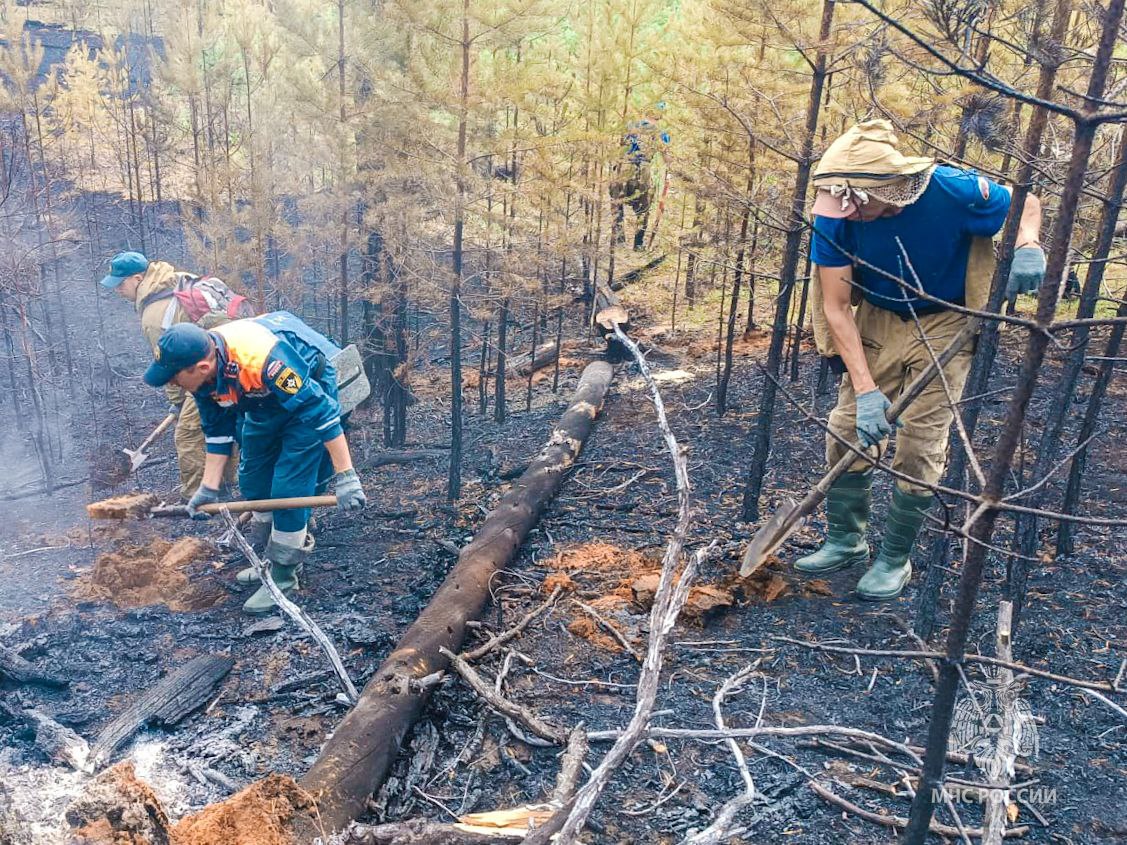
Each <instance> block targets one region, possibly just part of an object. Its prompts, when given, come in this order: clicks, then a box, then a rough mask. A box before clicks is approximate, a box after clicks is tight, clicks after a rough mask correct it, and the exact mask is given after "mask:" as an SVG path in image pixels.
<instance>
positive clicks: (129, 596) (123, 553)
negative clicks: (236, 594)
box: [74, 537, 222, 611]
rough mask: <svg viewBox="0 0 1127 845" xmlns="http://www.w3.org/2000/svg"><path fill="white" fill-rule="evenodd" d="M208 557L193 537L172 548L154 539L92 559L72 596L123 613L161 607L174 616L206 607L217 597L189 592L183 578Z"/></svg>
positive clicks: (190, 588)
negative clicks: (105, 604)
mask: <svg viewBox="0 0 1127 845" xmlns="http://www.w3.org/2000/svg"><path fill="white" fill-rule="evenodd" d="M211 553H212V548H211V546H210V545H209V544H208V543H206V542H204V541H203V540H200V539H197V538H195V537H182V538H181V539H179V540H177V541H176V542H175V543H170V542H168V541H167V540H160V539H157V540H154V541H153V542H151V543H150V544H149V545H147V546H135V545H128V544H126V545H122V546H121V547H120V548H118V550H117V551H114V552H107V553H106V554H103V555H99V556H98V559H97V560H95V561H94V568H93V569H91V570H90V572H89V573H87V574H86V575H85V576H84V577H83V578H81V579H80V580H79V581H78V583H77V585H76V586H75V588H74V594H75V595H76V596H77V597H79V598H83V599H95V600H99V601H110V602H113V603H114V604H115V605H116V606H118V607H123V608H124V607H144V606H146V605H150V604H161V603H163V604H167V605H168V606H169V607H170V608H171V609H172V610H176V611H184V610H200V609H202V608H205V607H211V606H213V605H215V604H216V603H217V602H218V600H219V599H221V598H222V594H221V593H215V592H207V591H204V590H200V589H198V588H196V587H194V586H193V585H191V584H190V583H189V582H188V576H187V574H185V572H184V569H185V568H186V567H187V566H188V564H190V563H194V562H196V561H198V560H202V559H204V558H206V557H208V556H209V555H210V554H211Z"/></svg>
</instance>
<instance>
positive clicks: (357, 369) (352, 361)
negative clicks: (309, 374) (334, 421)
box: [332, 343, 372, 414]
mask: <svg viewBox="0 0 1127 845" xmlns="http://www.w3.org/2000/svg"><path fill="white" fill-rule="evenodd" d="M332 363H333V368H334V369H335V370H336V371H337V400H338V401H339V402H340V412H341V413H342V414H347V413H348V412H349V411H351V410H353V409H354V408H356V406H357V405H359V404H360V403H361V402H363V401H364V400H365V399H367V398H368V396H370V395H371V393H372V386H371V385H370V384H369V383H368V376H367V374H366V373H365V372H364V361H363V360H362V359H361V357H360V350H359V349H357V348H356V344H354V343H350V344H349V345H348V346H346V347H344V349H342V350H341V351H340V352H338V353H337V354H336V355H334V356H333V358H332Z"/></svg>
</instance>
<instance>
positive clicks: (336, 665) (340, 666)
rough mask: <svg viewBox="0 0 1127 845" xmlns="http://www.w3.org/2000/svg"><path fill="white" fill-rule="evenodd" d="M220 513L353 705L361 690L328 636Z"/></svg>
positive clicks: (226, 512) (228, 516)
mask: <svg viewBox="0 0 1127 845" xmlns="http://www.w3.org/2000/svg"><path fill="white" fill-rule="evenodd" d="M220 513H222V514H223V521H224V522H226V523H227V527H228V528H229V529H231V530H233V531H234V534H233V535H232V537H231V539H233V540H234V541H235V544H236V545H237V546H238V547H239V550H240V551H242V553H243V555H244V557H246V559H247V560H248V561H250V565H251V566H253V567H254V571H255V572H257V573H258V577H259V579H260V580H261V581H262V583H263V584H264V585H265V587H266V589H267V590H269V591H270V595H271V596H272V597H273V599H274V601H275V603H276V604H277V605H278V607H279V609H281V611H282V612H283V613H285V614H286V616H288V617H290V619H292V620H293V621H294V622H296V623H297V625H298V627H300V628H301V629H302V630H303V631H305V632H306V633H307V634H309V636H311V637H312V638H313V640H314V642H316V643H317V645H319V646H320V647H321V651H323V652H324V653H325V656H326V657H327V658H329V663H330V664H331V665H332V667H333V672H335V673H336V676H337V678H338V679H339V680H340V685H341V686H342V687H343V688H344V694H345V695H347V696H348V701H349V703H350V704H355V703H356V702H357V701H358V700H359V699H360V693H359V692H357V690H356V685H355V684H353V683H352V678H350V677H349V676H348V670H347V669H345V668H344V661H342V660H341V659H340V653H339V652H338V651H337V649H336V646H334V645H333V641H332V640H330V639H329V637H328V635H327V634H325V632H324V631H322V630H321V627H320V626H319V625H318V624H317V623H316V622H314V621H313V620H312V619H310V618H309V616H308V615H307V614H306V612H305V611H304V610H302V609H301V608H300V607H298V605H296V604H294V603H293V602H292V601H290V600H289V598H288V597H287V596H286V594H285V593H283V592H282V591H281V590H280V589H279V588H278V585H277V584H275V583H274V578H273V577H272V576H271V575H270V567H268V566H267V565H266V564H265V563H264V562H263V560H262V558H260V557H259V556H258V555H257V554H256V553H255V551H254V549H252V548H251V545H250V543H248V542H247V540H246V537H244V536H243V535H242V532H241V531H239V530H238V526H237V524H236V523H235V518H234V517H233V516H231V512H230V511H229V510H228V509H227V508H223V509H222V510H221V511H220Z"/></svg>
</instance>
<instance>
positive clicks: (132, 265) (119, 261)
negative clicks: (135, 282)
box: [101, 252, 149, 290]
mask: <svg viewBox="0 0 1127 845" xmlns="http://www.w3.org/2000/svg"><path fill="white" fill-rule="evenodd" d="M148 269H149V259H147V258H145V256H143V255H142V254H141V253H139V252H119V253H118V254H117V255H115V256H114V257H113V258H112V259H111V260H110V274H109V275H108V276H106V277H105V278H104V279H102V283H101V284H102V287H104V288H109V289H110V290H113V289H114V288H116V287H117V286H118V285H120V284H121V283H122V282H124V281H125V280H126V279H128V278H129V277H130V276H135V275H137V274H138V273H144V272H145V271H146V270H148Z"/></svg>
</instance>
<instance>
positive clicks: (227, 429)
mask: <svg viewBox="0 0 1127 845" xmlns="http://www.w3.org/2000/svg"><path fill="white" fill-rule="evenodd" d="M192 396H193V398H194V399H195V400H196V407H197V408H198V409H199V412H200V428H202V429H203V435H204V444H205V449H206V450H207V453H208V454H209V455H230V454H231V451H232V449H233V448H234V445H235V426H236V423H237V421H238V418H237V415H236V413H235V407H234V406H233V405H227V406H224V405H220V404H219V403H218V402H216V401H215V400H214V399H212V398H211V396H209V395H207V394H205V393H194V394H192Z"/></svg>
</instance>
